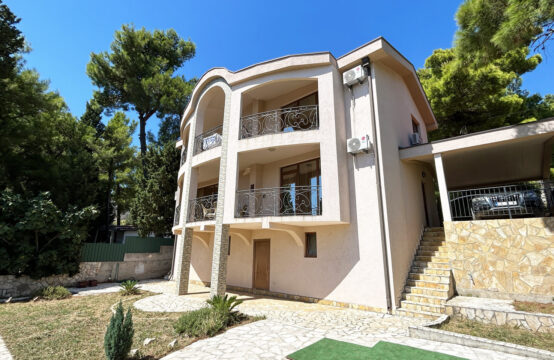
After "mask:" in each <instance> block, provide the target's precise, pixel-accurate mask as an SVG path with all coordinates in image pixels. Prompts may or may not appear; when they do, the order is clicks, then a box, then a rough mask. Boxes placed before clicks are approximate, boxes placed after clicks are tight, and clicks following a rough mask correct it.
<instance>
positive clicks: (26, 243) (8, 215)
mask: <svg viewBox="0 0 554 360" xmlns="http://www.w3.org/2000/svg"><path fill="white" fill-rule="evenodd" d="M95 211H96V210H95V209H94V207H92V206H87V207H85V208H82V209H79V208H77V207H75V206H72V207H70V208H68V209H67V210H65V211H62V210H61V209H60V208H59V207H58V206H56V205H55V204H54V202H53V201H52V199H51V198H50V194H49V193H46V192H44V193H40V194H38V195H37V196H35V197H31V198H25V197H24V196H23V195H20V194H15V193H14V192H12V191H11V190H6V191H3V192H2V193H0V243H1V244H2V246H1V247H0V274H11V275H21V274H26V275H30V276H31V277H34V278H40V277H42V276H47V275H53V274H70V275H74V274H76V273H77V272H79V262H80V260H81V245H82V242H83V241H84V239H85V238H86V233H87V224H88V221H89V220H90V218H91V217H93V216H94V214H95Z"/></svg>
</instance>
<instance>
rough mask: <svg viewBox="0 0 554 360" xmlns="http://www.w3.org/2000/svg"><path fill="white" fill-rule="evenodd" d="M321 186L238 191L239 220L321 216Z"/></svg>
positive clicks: (237, 210) (237, 215)
mask: <svg viewBox="0 0 554 360" xmlns="http://www.w3.org/2000/svg"><path fill="white" fill-rule="evenodd" d="M321 210H322V208H321V186H320V185H311V186H294V185H293V186H286V187H275V188H265V189H249V190H239V191H237V207H236V213H235V216H236V217H237V218H248V217H260V216H300V215H309V216H315V215H321Z"/></svg>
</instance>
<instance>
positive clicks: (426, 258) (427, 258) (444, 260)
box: [415, 255, 448, 263]
mask: <svg viewBox="0 0 554 360" xmlns="http://www.w3.org/2000/svg"><path fill="white" fill-rule="evenodd" d="M415 259H416V261H426V262H433V263H448V257H444V256H425V255H416V257H415Z"/></svg>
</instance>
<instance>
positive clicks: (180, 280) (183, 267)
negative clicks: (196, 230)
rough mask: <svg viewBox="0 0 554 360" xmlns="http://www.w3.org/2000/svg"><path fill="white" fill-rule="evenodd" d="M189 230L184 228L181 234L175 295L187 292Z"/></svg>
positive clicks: (189, 250) (190, 243) (190, 236)
mask: <svg viewBox="0 0 554 360" xmlns="http://www.w3.org/2000/svg"><path fill="white" fill-rule="evenodd" d="M192 235H193V230H192V229H191V228H184V229H183V233H182V234H181V236H180V237H181V247H180V251H179V252H180V254H179V272H178V273H177V295H185V294H187V293H188V290H189V274H190V258H191V255H192Z"/></svg>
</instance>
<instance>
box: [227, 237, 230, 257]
mask: <svg viewBox="0 0 554 360" xmlns="http://www.w3.org/2000/svg"><path fill="white" fill-rule="evenodd" d="M227 255H231V237H230V236H229V246H228V247H227Z"/></svg>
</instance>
